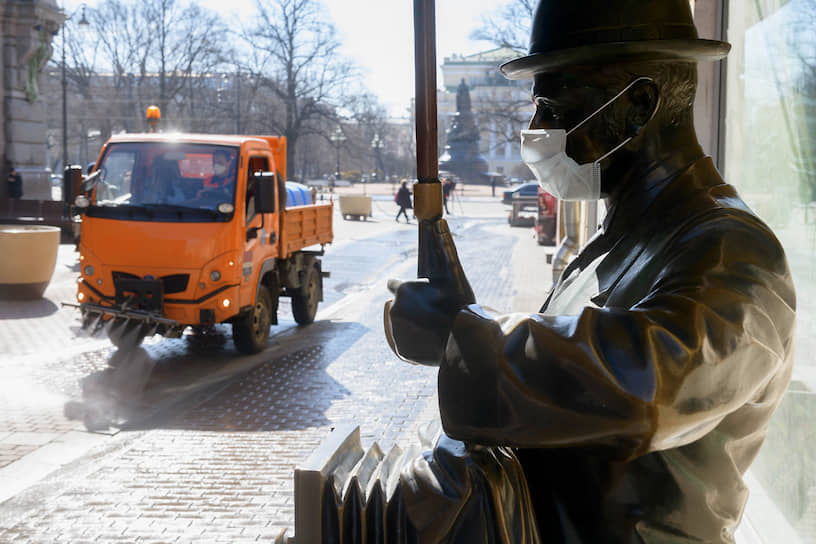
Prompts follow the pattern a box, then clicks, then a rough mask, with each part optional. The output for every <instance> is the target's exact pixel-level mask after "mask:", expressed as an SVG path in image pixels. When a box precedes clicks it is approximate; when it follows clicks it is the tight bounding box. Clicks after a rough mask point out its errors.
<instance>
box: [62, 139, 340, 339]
mask: <svg viewBox="0 0 816 544" xmlns="http://www.w3.org/2000/svg"><path fill="white" fill-rule="evenodd" d="M285 179H286V140H285V138H283V137H271V136H232V135H230V136H216V135H191V134H164V133H162V134H157V133H145V134H123V135H117V136H113V137H112V138H111V139H110V140H109V141H108V142H107V143H106V144H105V145H104V147H103V148H102V150H101V152H100V154H99V158H98V160H97V162H96V163H95V166H94V169H93V171H92V172H91V174H90V175H89V176H88V177H87V178H84V180H83V181H82V183H81V186H80V185H79V184H77V186H78V190H77V192H78V196H77V197H76V200H75V201H74V206H75V210H79V211H80V213H81V216H82V227H81V237H80V241H79V253H80V257H79V260H80V274H81V277H80V278H79V280H78V284H79V286H78V290H77V295H76V298H77V303H78V304H71V305H72V306H75V307H78V308H79V309H80V311H81V314H82V320H83V328H85V329H91V330H93V331H100V330H102V329H105V330H107V333H108V336H109V337H110V339H111V341H112V342H113V343H114V344H116V345H117V346H119V347H126V346H136V345H138V344H139V343H140V342H141V341H142V339H143V338H144V337H145V336H147V335H152V334H163V335H165V336H167V337H179V336H180V335H181V334H182V332H183V331H184V330H185V328H187V327H194V328H201V329H202V330H203V329H204V328H206V327H209V326H211V325H214V324H216V323H230V324H231V325H232V333H233V340H234V342H235V346H236V347H237V348H238V350H240V351H242V352H244V353H256V352H259V351H261V350H262V349H263V348H264V345H265V343H266V340H267V338H268V336H269V328H270V325H273V324H277V309H278V300H279V298H280V297H282V296H285V297H290V298H291V302H292V312H293V314H294V318H295V320H296V321H297V322H298V323H299V324H307V323H311V322H312V321H313V320H314V318H315V313H316V311H317V305H318V302H320V301H322V300H323V278H324V277H325V276H328V274H327V273H325V272H323V271H322V268H321V259H320V257H321V256H322V255H323V252H324V249H325V245H326V244H329V243H331V242H332V239H333V232H332V213H333V204H332V203H331V202H329V203H321V204H314V203H312V204H306V205H297V206H289V207H287V205H286V193H287V191H286V189H285V187H286V185H285ZM69 181H70V180H69Z"/></svg>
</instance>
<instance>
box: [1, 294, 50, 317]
mask: <svg viewBox="0 0 816 544" xmlns="http://www.w3.org/2000/svg"><path fill="white" fill-rule="evenodd" d="M58 310H59V307H58V306H57V305H56V304H54V303H53V302H52V301H50V300H48V299H47V298H39V299H36V300H4V301H2V304H0V319H32V318H36V317H46V316H49V315H52V314H55V313H56V312H57V311H58Z"/></svg>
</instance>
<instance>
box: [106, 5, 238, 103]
mask: <svg viewBox="0 0 816 544" xmlns="http://www.w3.org/2000/svg"><path fill="white" fill-rule="evenodd" d="M110 1H117V0H110ZM140 15H141V17H142V19H143V21H144V22H145V23H147V29H148V36H147V38H148V40H147V46H146V49H145V51H146V53H147V54H146V55H145V58H144V63H143V65H142V66H140V69H141V75H142V77H143V78H144V77H147V76H148V74H150V73H153V74H155V77H156V78H157V79H158V96H157V97H155V99H157V101H158V103H159V106H160V107H161V108H162V111H165V110H167V111H168V112H169V111H170V110H169V109H168V108H169V105H170V104H171V101H172V100H174V99H178V98H182V100H180V102H181V103H182V104H183V98H184V97H189V93H190V89H191V79H190V78H191V76H193V75H201V74H207V73H210V72H213V71H215V70H217V69H218V68H219V67H223V64H224V60H225V58H226V55H225V43H227V40H226V38H227V28H226V26H225V25H224V24H223V23H222V21H221V18H220V17H219V16H218V15H217V14H215V13H214V12H212V11H210V10H207V9H204V8H202V7H200V6H199V5H198V4H195V3H191V4H188V5H186V6H182V5H181V4H179V3H178V2H177V1H176V0H144V1H143V2H142V5H141V9H140ZM197 80H198V81H199V83H200V84H203V81H201V78H197ZM173 109H174V110H175V111H176V112H178V113H181V112H182V111H183V109H184V108H183V106H182V107H179V106H177V105H174V107H173Z"/></svg>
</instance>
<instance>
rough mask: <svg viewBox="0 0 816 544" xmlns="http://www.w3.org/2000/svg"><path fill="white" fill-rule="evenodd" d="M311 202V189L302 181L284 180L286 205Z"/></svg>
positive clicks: (288, 206) (299, 204)
mask: <svg viewBox="0 0 816 544" xmlns="http://www.w3.org/2000/svg"><path fill="white" fill-rule="evenodd" d="M311 203H312V191H311V190H309V188H308V187H306V186H305V185H303V184H302V183H295V182H294V181H287V182H286V207H287V208H292V207H294V206H306V205H308V204H311Z"/></svg>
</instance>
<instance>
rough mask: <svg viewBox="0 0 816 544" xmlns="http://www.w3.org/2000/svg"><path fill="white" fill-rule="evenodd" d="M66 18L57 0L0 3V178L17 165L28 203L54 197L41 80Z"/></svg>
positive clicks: (1, 186) (2, 192) (0, 189)
mask: <svg viewBox="0 0 816 544" xmlns="http://www.w3.org/2000/svg"><path fill="white" fill-rule="evenodd" d="M64 18H65V17H64V15H63V13H62V11H61V10H60V9H59V7H58V6H57V3H56V1H55V0H4V1H3V2H0V49H1V50H2V51H1V52H0V53H1V54H0V59H2V63H3V66H2V70H0V104H2V114H3V123H2V125H0V175H1V176H2V179H5V178H6V176H7V166H6V165H7V164H8V163H11V164H14V166H15V167H16V168H17V171H18V172H20V174H21V175H22V177H23V198H35V199H37V198H39V199H46V200H48V199H50V198H51V186H50V181H49V179H48V174H47V172H46V170H45V168H46V161H45V156H46V153H45V152H46V118H45V117H46V109H45V104H44V103H43V102H42V101H41V100H40V96H39V78H40V73H41V71H42V69H43V67H44V66H45V64H46V63H47V62H48V59H50V58H51V54H52V47H51V41H52V39H53V37H54V35H55V34H56V33H57V32H58V31H59V27H60V25H61V24H62V22H63V20H64ZM6 190H7V188H6V184H5V183H0V198H5V197H6V196H7V195H6Z"/></svg>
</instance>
